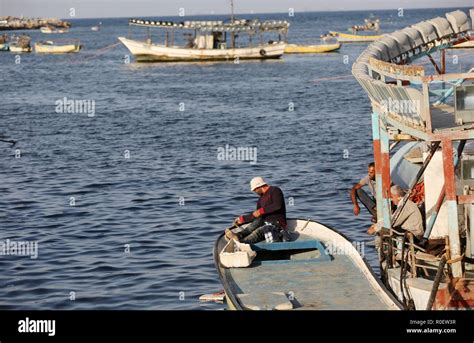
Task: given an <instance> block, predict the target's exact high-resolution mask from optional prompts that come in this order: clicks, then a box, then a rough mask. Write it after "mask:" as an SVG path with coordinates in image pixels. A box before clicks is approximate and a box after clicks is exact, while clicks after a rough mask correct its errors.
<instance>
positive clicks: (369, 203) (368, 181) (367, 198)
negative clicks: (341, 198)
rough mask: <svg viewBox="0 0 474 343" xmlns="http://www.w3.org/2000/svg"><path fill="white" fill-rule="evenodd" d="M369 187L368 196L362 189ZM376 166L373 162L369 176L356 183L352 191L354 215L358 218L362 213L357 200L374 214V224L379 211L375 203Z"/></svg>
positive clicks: (368, 172) (369, 169)
mask: <svg viewBox="0 0 474 343" xmlns="http://www.w3.org/2000/svg"><path fill="white" fill-rule="evenodd" d="M364 186H368V188H369V191H370V194H367V192H365V191H364V190H363V189H362V187H364ZM375 189H376V188H375V164H374V163H373V162H372V163H370V164H369V168H368V171H367V175H366V176H365V177H363V178H362V179H361V180H360V181H359V183H356V184H355V185H354V187H352V190H351V200H352V204H353V205H354V209H353V211H354V215H356V216H358V215H359V213H360V207H359V204H358V203H357V199H359V200H360V202H361V203H362V204H363V205H364V206H365V208H366V209H367V210H368V211H369V212H370V214H372V222H374V223H375V222H376V218H377V209H376V202H375V196H376V193H375V192H376V191H375Z"/></svg>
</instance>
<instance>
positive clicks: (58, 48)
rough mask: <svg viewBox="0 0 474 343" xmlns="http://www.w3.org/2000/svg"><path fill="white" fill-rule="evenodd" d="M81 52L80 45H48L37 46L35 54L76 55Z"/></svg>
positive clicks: (37, 44)
mask: <svg viewBox="0 0 474 343" xmlns="http://www.w3.org/2000/svg"><path fill="white" fill-rule="evenodd" d="M80 50H81V46H80V45H78V44H68V45H48V44H39V43H36V44H35V52H37V53H42V54H67V53H75V52H79V51H80Z"/></svg>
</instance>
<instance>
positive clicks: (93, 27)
mask: <svg viewBox="0 0 474 343" xmlns="http://www.w3.org/2000/svg"><path fill="white" fill-rule="evenodd" d="M101 26H102V22H100V23H99V25H95V26H92V27H91V31H94V32H99V31H100V27H101Z"/></svg>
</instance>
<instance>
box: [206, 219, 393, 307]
mask: <svg viewBox="0 0 474 343" xmlns="http://www.w3.org/2000/svg"><path fill="white" fill-rule="evenodd" d="M237 230H238V229H234V231H237ZM288 230H289V232H290V233H291V235H292V236H293V241H290V242H279V243H267V242H265V241H263V242H261V243H257V244H252V245H250V247H251V248H252V251H250V252H248V253H249V256H251V257H249V258H245V256H244V255H245V250H241V251H238V252H237V253H236V250H235V248H236V247H237V248H238V249H237V250H239V249H240V248H239V246H238V244H236V243H235V242H234V241H231V242H227V241H226V239H225V237H224V235H221V236H220V237H219V238H218V239H217V241H216V243H215V246H214V262H215V265H216V268H217V272H218V274H219V277H220V280H221V283H222V285H223V286H224V290H225V299H226V303H227V307H228V309H230V310H293V309H299V310H400V309H401V304H400V302H399V301H398V300H397V299H396V298H395V297H394V296H393V295H392V294H391V293H390V292H389V291H388V289H387V288H385V286H384V285H383V284H382V282H380V280H379V279H378V278H377V277H376V275H375V274H374V273H373V271H372V270H371V268H370V267H369V265H368V263H367V261H366V260H365V259H364V258H363V257H362V256H361V252H360V251H359V250H360V249H359V250H357V249H356V245H355V244H353V243H352V242H350V241H349V240H348V239H347V238H346V237H344V236H343V235H342V234H340V233H338V232H337V231H335V230H333V229H331V228H329V227H327V226H325V225H322V224H320V223H318V222H315V221H310V220H289V221H288ZM232 245H234V246H232ZM247 247H248V246H247ZM255 253H256V255H255ZM234 256H235V259H234V260H232V258H234ZM226 265H227V266H228V267H226ZM246 265H247V267H244V266H246ZM239 266H240V267H239Z"/></svg>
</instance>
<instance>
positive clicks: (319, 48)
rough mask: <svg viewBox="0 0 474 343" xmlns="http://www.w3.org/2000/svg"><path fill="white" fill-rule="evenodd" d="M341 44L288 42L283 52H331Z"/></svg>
mask: <svg viewBox="0 0 474 343" xmlns="http://www.w3.org/2000/svg"><path fill="white" fill-rule="evenodd" d="M341 46H342V44H341V43H335V44H318V45H297V44H288V45H287V46H286V48H285V54H318V53H325V52H333V51H337V50H339V49H340V48H341Z"/></svg>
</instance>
